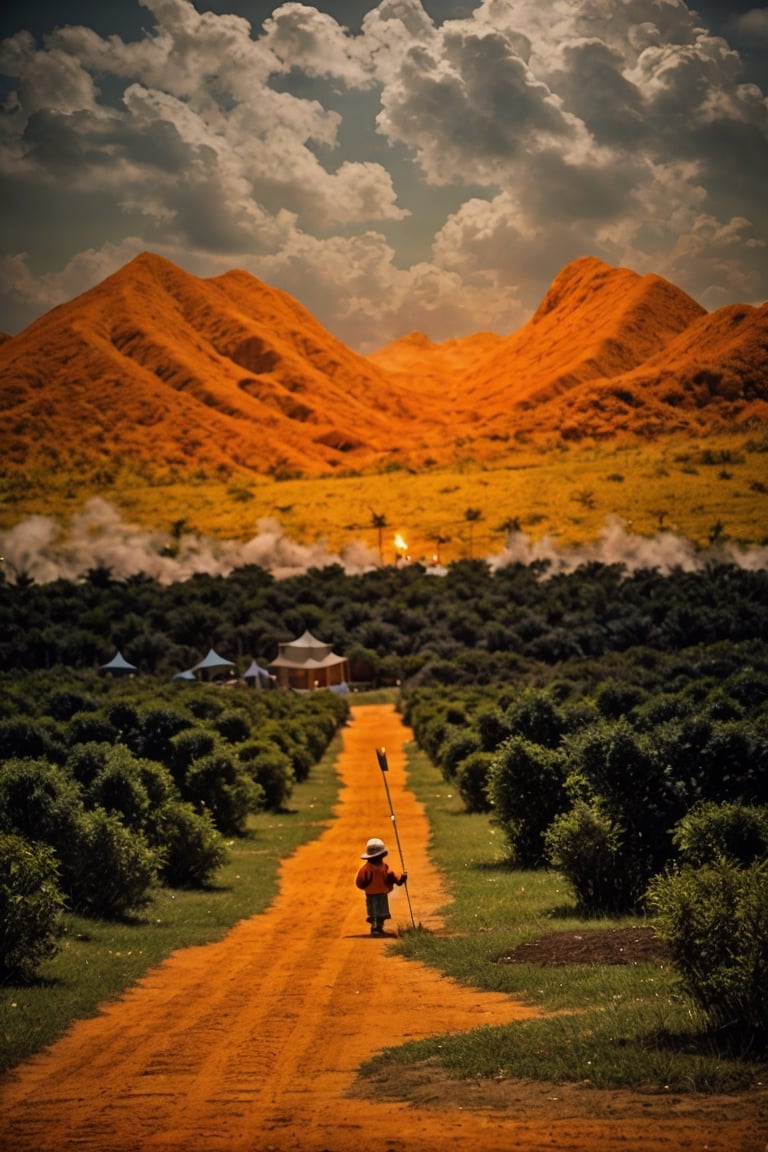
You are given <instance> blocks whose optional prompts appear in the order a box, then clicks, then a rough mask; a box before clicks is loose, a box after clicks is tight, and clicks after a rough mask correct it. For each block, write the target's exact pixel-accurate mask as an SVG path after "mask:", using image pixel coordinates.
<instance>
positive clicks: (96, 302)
mask: <svg viewBox="0 0 768 1152" xmlns="http://www.w3.org/2000/svg"><path fill="white" fill-rule="evenodd" d="M766 347H768V305H763V306H762V307H759V308H757V307H752V306H749V305H743V304H739V305H730V306H729V307H727V308H722V309H720V310H718V311H717V312H714V313H707V312H705V311H704V309H703V308H701V307H700V305H698V304H697V303H696V302H695V301H694V300H692V299H691V298H690V297H689V296H687V295H686V294H685V293H684V292H683V291H681V290H680V289H678V288H676V287H675V286H674V285H672V284H670V283H668V282H667V281H665V280H663V279H661V278H660V277H658V276H639V275H638V274H636V273H634V272H632V271H630V270H628V269H624V268H611V267H609V266H608V265H607V264H604V263H603V262H602V261H600V260H597V259H594V258H591V257H588V258H584V259H581V260H577V261H575V262H573V263H572V264H569V265H567V266H566V267H565V268H564V269H563V270H562V271H561V273H560V274H559V275H558V276H557V277H556V279H555V280H554V282H553V283H552V286H551V288H550V289H549V291H548V293H547V294H546V296H545V298H544V300H543V301H542V303H541V305H540V307H539V308H538V310H537V311H536V313H535V315H534V316H533V317H532V318H531V319H530V320H529V321H528V323H526V324H525V325H523V326H522V327H521V328H520V329H519V330H518V331H516V332H514V333H512V334H511V335H509V336H506V337H503V336H499V335H496V334H493V333H479V334H477V335H474V336H470V337H466V338H464V339H457V340H449V341H446V342H444V343H442V344H433V343H432V342H431V341H430V340H429V339H428V338H427V337H426V336H423V335H421V334H420V333H414V334H412V335H410V336H408V337H405V338H404V339H402V340H398V341H396V342H394V343H393V344H390V345H388V346H387V347H386V348H383V349H381V350H380V351H378V352H376V353H375V354H373V355H371V356H368V357H363V356H360V355H358V354H356V353H355V352H353V351H351V350H350V349H349V348H347V347H346V346H345V345H344V344H342V343H341V342H340V341H338V340H336V339H335V338H334V337H333V336H332V335H331V334H330V333H329V332H328V331H327V330H326V329H325V328H323V327H322V325H321V324H319V322H318V321H317V320H315V319H314V317H313V316H312V315H311V314H310V313H309V312H308V311H307V310H306V309H305V308H303V307H302V306H301V305H300V304H299V303H298V302H297V301H295V300H294V299H292V298H291V297H290V296H288V295H287V294H286V293H284V292H280V291H278V290H277V289H274V288H270V287H269V286H267V285H266V284H263V283H262V282H261V281H259V280H257V279H256V278H255V277H253V276H251V275H250V274H248V273H246V272H242V271H232V272H227V273H226V274H224V275H223V276H217V277H214V278H212V279H201V278H198V277H195V276H192V275H189V274H188V273H186V272H184V271H183V270H182V269H180V268H178V267H177V266H175V265H174V264H172V263H170V262H169V261H167V260H164V259H162V258H160V257H158V256H154V255H151V254H148V253H145V254H144V255H141V256H139V257H137V258H136V259H135V260H133V261H131V262H130V263H129V264H128V265H126V266H125V267H124V268H122V269H121V270H120V271H119V272H117V273H115V274H114V275H113V276H110V277H109V278H108V279H107V280H105V281H104V282H103V283H101V284H99V285H97V286H96V287H95V288H93V289H92V290H91V291H89V292H86V293H84V294H83V295H82V296H79V297H77V298H76V299H74V300H72V301H70V302H68V303H67V304H64V305H61V306H60V307H58V308H55V309H54V310H53V311H51V312H49V313H48V314H47V315H45V316H43V317H41V319H39V320H38V321H36V322H35V323H34V324H32V325H30V327H29V328H27V329H26V330H25V331H24V332H22V333H20V334H19V335H18V336H14V337H12V338H10V339H8V340H6V341H5V342H4V343H2V344H0V404H1V405H2V410H3V413H4V420H3V422H2V428H0V454H1V455H2V458H3V460H4V461H5V462H6V467H7V468H8V467H10V469H11V470H13V469H19V468H23V467H27V466H34V467H40V466H55V467H58V468H61V469H65V470H68V469H74V468H79V469H81V470H82V471H92V470H93V469H94V468H96V467H99V466H102V465H104V464H105V463H107V462H115V461H119V460H121V459H125V460H130V461H131V462H132V464H133V466H134V467H136V466H137V465H140V464H144V465H145V466H146V467H147V468H148V469H150V470H154V471H157V470H162V469H166V470H173V471H178V472H179V473H188V472H189V471H190V470H193V469H203V470H204V471H206V472H210V470H211V469H214V470H215V469H217V468H220V469H223V470H225V471H230V470H232V469H234V470H236V471H237V470H241V471H246V470H249V471H254V472H257V473H259V472H260V473H271V474H283V475H286V474H291V473H303V474H305V475H317V474H319V473H324V472H331V471H334V470H336V471H341V470H345V469H346V470H348V469H356V470H367V469H370V468H374V467H380V466H382V465H383V464H386V463H388V462H392V461H398V462H400V463H402V464H407V465H409V466H411V467H414V468H423V467H425V466H427V465H429V464H439V463H450V462H452V461H453V460H455V459H456V458H457V457H459V456H461V457H462V458H464V459H466V458H468V457H472V456H473V457H475V458H476V459H478V460H491V459H498V458H500V457H503V455H504V451H505V449H504V445H505V443H506V442H508V441H513V440H514V439H515V438H520V437H535V436H537V435H539V434H552V433H555V432H556V433H558V434H561V435H564V436H566V437H569V438H572V439H580V438H584V437H600V438H604V437H610V436H615V435H619V434H621V435H633V434H637V435H642V436H648V435H651V434H663V433H665V432H672V431H685V430H689V431H691V432H696V433H699V432H701V431H703V430H707V429H714V428H716V427H718V426H720V427H724V426H726V425H733V424H734V423H745V422H748V421H753V420H761V421H762V420H765V419H766V418H767V417H768V360H767V358H766Z"/></svg>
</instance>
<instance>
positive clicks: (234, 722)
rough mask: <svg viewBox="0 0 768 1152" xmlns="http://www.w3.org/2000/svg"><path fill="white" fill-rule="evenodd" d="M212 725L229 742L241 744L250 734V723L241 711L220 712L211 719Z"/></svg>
mask: <svg viewBox="0 0 768 1152" xmlns="http://www.w3.org/2000/svg"><path fill="white" fill-rule="evenodd" d="M213 727H214V728H215V729H216V731H217V732H218V733H219V735H220V736H221V737H222V739H223V740H226V741H227V742H228V743H229V744H242V742H243V740H247V739H248V737H249V736H250V734H251V725H250V724H249V723H248V720H247V718H246V717H245V716H244V715H243V713H242V712H236V711H234V710H230V711H229V712H222V713H221V715H220V716H217V717H216V719H215V720H214V721H213Z"/></svg>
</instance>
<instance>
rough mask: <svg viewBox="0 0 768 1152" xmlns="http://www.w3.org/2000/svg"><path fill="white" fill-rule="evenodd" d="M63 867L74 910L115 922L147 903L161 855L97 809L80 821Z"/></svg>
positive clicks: (84, 814)
mask: <svg viewBox="0 0 768 1152" xmlns="http://www.w3.org/2000/svg"><path fill="white" fill-rule="evenodd" d="M62 864H63V868H62V877H63V879H64V880H65V890H66V891H67V894H68V895H69V897H70V899H71V902H72V905H73V908H74V910H75V911H77V912H81V913H83V914H84V915H87V916H100V917H103V918H104V919H108V920H110V919H111V920H117V919H121V918H122V917H124V916H129V915H131V914H132V913H134V912H138V911H140V910H141V909H142V908H144V907H146V905H147V904H148V903H149V901H150V899H151V896H152V888H153V887H154V885H155V884H156V882H157V878H158V871H159V868H160V867H161V865H162V853H161V852H160V851H159V850H157V849H153V848H151V847H150V845H149V844H148V843H147V841H146V839H145V838H144V836H143V835H142V833H140V832H135V831H131V830H129V829H128V828H126V827H125V825H124V824H122V823H121V822H120V820H119V818H118V817H117V816H115V815H114V814H113V813H109V812H105V811H104V809H103V808H96V809H94V811H93V812H84V813H83V814H82V816H81V817H80V820H79V822H78V829H77V837H76V840H75V842H74V843H73V844H72V846H71V849H70V851H69V852H68V853H67V856H66V860H64V861H62Z"/></svg>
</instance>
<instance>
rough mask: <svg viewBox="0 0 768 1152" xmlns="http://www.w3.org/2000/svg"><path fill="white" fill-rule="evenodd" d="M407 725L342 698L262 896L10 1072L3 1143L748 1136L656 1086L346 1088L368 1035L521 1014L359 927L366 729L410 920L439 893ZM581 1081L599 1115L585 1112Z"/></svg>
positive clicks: (387, 1037) (752, 1141) (746, 1127)
mask: <svg viewBox="0 0 768 1152" xmlns="http://www.w3.org/2000/svg"><path fill="white" fill-rule="evenodd" d="M409 737H410V733H409V732H408V730H407V729H405V728H404V727H403V725H402V723H401V721H400V719H399V717H398V716H397V714H396V713H395V711H394V709H393V708H391V707H388V706H373V705H371V706H356V707H355V708H354V709H353V718H352V721H351V723H350V725H349V726H348V727H347V728H346V729H345V731H344V740H343V751H342V755H341V758H340V761H339V765H338V768H339V773H340V776H341V779H342V790H341V793H340V798H339V804H338V807H337V809H336V813H335V819H334V820H333V821H332V822H331V823H330V824H329V826H328V828H327V829H326V830H325V832H324V833H323V834H322V836H321V837H320V838H319V839H318V840H316V841H314V842H313V843H311V844H308V845H306V846H305V847H303V848H301V849H300V850H299V851H298V852H297V853H296V854H295V855H294V856H293V857H292V858H291V859H289V860H288V861H286V862H285V864H284V867H283V871H282V883H281V893H280V896H279V898H278V899H277V900H276V901H275V903H274V904H273V906H272V907H271V908H270V909H269V911H268V912H266V913H265V914H263V915H259V916H255V917H254V918H253V919H251V920H248V921H245V922H243V923H242V924H240V925H238V926H237V927H236V928H235V929H234V930H233V931H231V932H230V933H229V934H228V935H227V937H226V938H225V939H224V940H222V941H221V942H219V943H215V944H210V945H207V946H206V947H201V948H190V949H187V950H184V951H183V952H179V953H177V954H175V955H174V956H172V957H171V958H170V959H169V960H168V961H167V962H166V963H165V964H163V965H162V966H161V967H160V968H158V969H156V970H154V971H153V972H151V973H150V974H149V975H148V976H147V977H146V979H145V980H143V981H142V982H141V984H140V985H138V986H137V987H135V988H134V989H132V990H131V991H129V992H128V993H127V994H126V995H125V996H123V997H122V998H121V999H120V1000H119V1001H118V1002H116V1003H113V1004H109V1005H106V1006H105V1007H104V1009H103V1012H102V1014H101V1015H100V1016H98V1017H97V1018H95V1019H93V1020H86V1021H82V1022H80V1023H78V1024H76V1025H75V1026H74V1027H73V1029H72V1030H71V1031H70V1033H69V1034H68V1035H67V1036H66V1037H64V1039H62V1040H61V1041H60V1042H59V1043H57V1044H55V1045H54V1046H53V1047H52V1048H51V1049H49V1050H47V1051H45V1052H43V1053H41V1054H40V1055H38V1056H37V1057H35V1058H33V1059H32V1060H30V1061H27V1062H26V1063H25V1064H24V1065H22V1066H21V1067H20V1068H19V1069H17V1070H16V1071H15V1073H14V1074H12V1075H11V1076H9V1077H6V1078H5V1079H4V1081H3V1082H2V1086H1V1087H2V1093H1V1095H0V1146H2V1148H3V1150H4V1152H75V1150H77V1152H361V1150H362V1149H364V1148H366V1147H368V1148H376V1149H377V1150H382V1152H485V1150H486V1149H488V1148H494V1149H496V1150H499V1152H504V1150H506V1149H510V1150H511V1149H515V1150H517V1152H542V1150H544V1149H558V1150H560V1152H628V1150H632V1152H677V1150H683V1149H696V1150H697V1152H699V1150H703V1149H709V1150H710V1152H764V1146H765V1142H766V1139H768V1136H767V1135H766V1132H765V1129H763V1130H762V1132H761V1130H760V1118H759V1117H757V1116H755V1115H751V1116H748V1117H745V1116H744V1115H743V1114H742V1113H740V1112H739V1111H738V1110H737V1111H736V1113H735V1114H734V1110H733V1108H731V1110H730V1115H728V1114H727V1113H726V1112H725V1110H724V1109H723V1108H722V1103H721V1105H720V1108H719V1111H717V1110H714V1111H713V1110H712V1109H711V1108H710V1107H709V1106H707V1107H706V1108H705V1109H704V1110H703V1111H702V1110H700V1109H699V1110H697V1109H696V1108H692V1107H691V1104H690V1101H687V1102H686V1101H683V1102H677V1103H676V1102H674V1101H668V1102H666V1104H665V1103H664V1102H662V1105H661V1108H662V1111H661V1113H659V1111H658V1107H657V1106H656V1107H654V1106H653V1105H652V1104H651V1103H650V1102H649V1101H648V1100H646V1101H645V1102H644V1101H643V1099H642V1098H633V1097H630V1096H628V1095H626V1096H624V1095H621V1094H592V1093H584V1092H582V1093H581V1097H582V1099H581V1101H578V1100H577V1098H576V1096H575V1095H574V1092H573V1090H571V1091H570V1092H560V1091H557V1090H554V1089H553V1088H552V1086H549V1087H547V1086H540V1085H533V1086H525V1085H507V1086H506V1094H505V1095H497V1096H496V1097H495V1098H494V1097H486V1096H485V1094H484V1093H481V1094H480V1096H478V1094H477V1092H476V1091H475V1092H473V1088H472V1086H471V1085H470V1086H468V1087H463V1088H461V1090H459V1089H456V1090H455V1091H453V1090H452V1089H451V1088H450V1086H449V1087H448V1088H447V1090H446V1087H445V1085H439V1082H438V1081H434V1082H433V1088H432V1089H431V1093H430V1090H428V1084H429V1081H427V1082H426V1083H427V1090H425V1082H424V1081H422V1082H421V1084H420V1089H419V1091H418V1093H416V1094H414V1100H416V1099H418V1103H415V1104H408V1103H406V1102H401V1101H397V1100H391V1099H386V1100H384V1099H369V1098H365V1097H361V1096H358V1095H354V1096H352V1095H350V1093H351V1091H352V1090H353V1087H354V1084H355V1071H356V1068H357V1067H358V1065H359V1064H360V1062H361V1061H363V1060H364V1059H366V1058H367V1057H368V1055H369V1054H370V1053H371V1052H373V1051H375V1050H376V1049H378V1048H381V1047H383V1046H386V1045H391V1044H397V1043H399V1042H402V1041H405V1040H408V1039H411V1038H417V1037H422V1036H427V1035H433V1034H437V1033H442V1032H455V1031H460V1030H463V1029H468V1028H474V1027H477V1026H479V1025H482V1024H486V1023H489V1024H496V1023H501V1022H504V1021H512V1020H515V1019H523V1018H525V1017H526V1016H530V1015H533V1014H534V1013H533V1011H532V1010H531V1009H528V1008H526V1007H525V1006H523V1005H520V1004H517V1003H515V1002H514V1001H511V1000H510V999H509V998H507V997H505V996H501V995H495V994H486V993H479V992H474V991H472V990H469V989H466V988H462V987H461V986H459V985H457V984H455V983H453V982H452V981H450V980H447V979H445V978H443V977H441V976H440V975H439V974H438V973H435V972H433V971H432V970H430V969H427V968H424V967H422V966H420V965H418V964H415V963H412V962H409V961H406V960H403V959H401V958H399V957H396V956H393V955H392V954H391V945H390V944H389V943H388V942H387V941H386V939H383V940H382V939H375V938H371V937H370V936H369V934H368V926H367V924H366V923H365V909H364V898H363V897H362V896H361V894H360V893H358V892H357V891H356V890H355V889H354V886H353V883H352V880H353V876H354V871H355V869H356V868H357V863H358V857H359V854H360V852H361V851H362V850H363V847H364V845H365V841H366V840H367V838H368V837H369V836H375V835H379V836H382V837H383V838H384V839H385V840H387V841H390V840H391V839H392V825H391V821H390V814H389V807H388V805H387V801H386V794H385V792H384V789H383V785H382V780H381V773H380V772H379V771H378V768H377V767H376V761H375V749H376V747H377V746H379V745H382V744H383V745H385V746H386V748H387V755H388V760H389V766H390V775H389V778H388V779H389V783H390V789H391V793H392V797H393V801H394V806H395V811H396V813H397V826H398V829H399V831H400V836H401V840H402V843H403V846H404V848H405V849H406V864H407V866H408V870H409V873H410V877H411V881H410V884H409V891H410V894H411V900H412V904H413V909H414V913H415V916H416V919H417V922H421V923H422V924H423V925H424V927H426V928H431V929H436V928H438V927H439V926H440V924H439V921H438V919H437V916H436V909H437V908H439V907H440V906H441V904H444V903H445V893H444V892H443V891H442V889H441V884H440V878H439V876H438V874H437V873H436V871H435V869H434V867H433V866H432V864H431V863H430V860H429V858H428V856H427V825H426V821H425V817H424V814H423V811H422V809H421V807H420V805H419V804H418V802H417V801H416V799H415V797H414V796H413V794H412V793H410V792H409V791H407V790H406V789H405V776H404V770H403V763H404V757H403V742H404V740H407V739H408V738H409ZM390 847H391V858H392V860H393V863H395V864H397V863H398V859H397V852H396V845H395V844H394V843H392V844H391V845H390ZM318 879H319V883H318ZM391 906H392V912H393V926H396V925H398V924H400V925H401V926H405V925H406V924H407V923H409V914H408V905H407V902H406V896H405V892H404V890H403V889H396V890H395V893H394V895H393V897H392V899H391ZM446 1091H447V1095H446ZM577 1091H578V1090H577ZM587 1096H588V1097H590V1101H591V1102H590V1104H589V1108H588V1109H587V1110H588V1111H590V1110H591V1111H592V1112H594V1111H595V1109H597V1112H598V1115H597V1116H594V1115H591V1116H586V1115H584V1099H586V1097H587ZM622 1101H623V1108H624V1110H623V1111H622V1110H621V1109H622ZM617 1109H618V1110H617Z"/></svg>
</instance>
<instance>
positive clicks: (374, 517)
mask: <svg viewBox="0 0 768 1152" xmlns="http://www.w3.org/2000/svg"><path fill="white" fill-rule="evenodd" d="M371 524H372V525H373V527H374V528H375V529H376V530H377V531H378V533H379V560H380V562H381V563H382V564H383V563H384V542H383V538H382V535H381V534H382V532H383V531H384V529H385V528H386V526H387V518H386V516H385V515H384V514H383V512H374V511H373V509H371Z"/></svg>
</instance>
